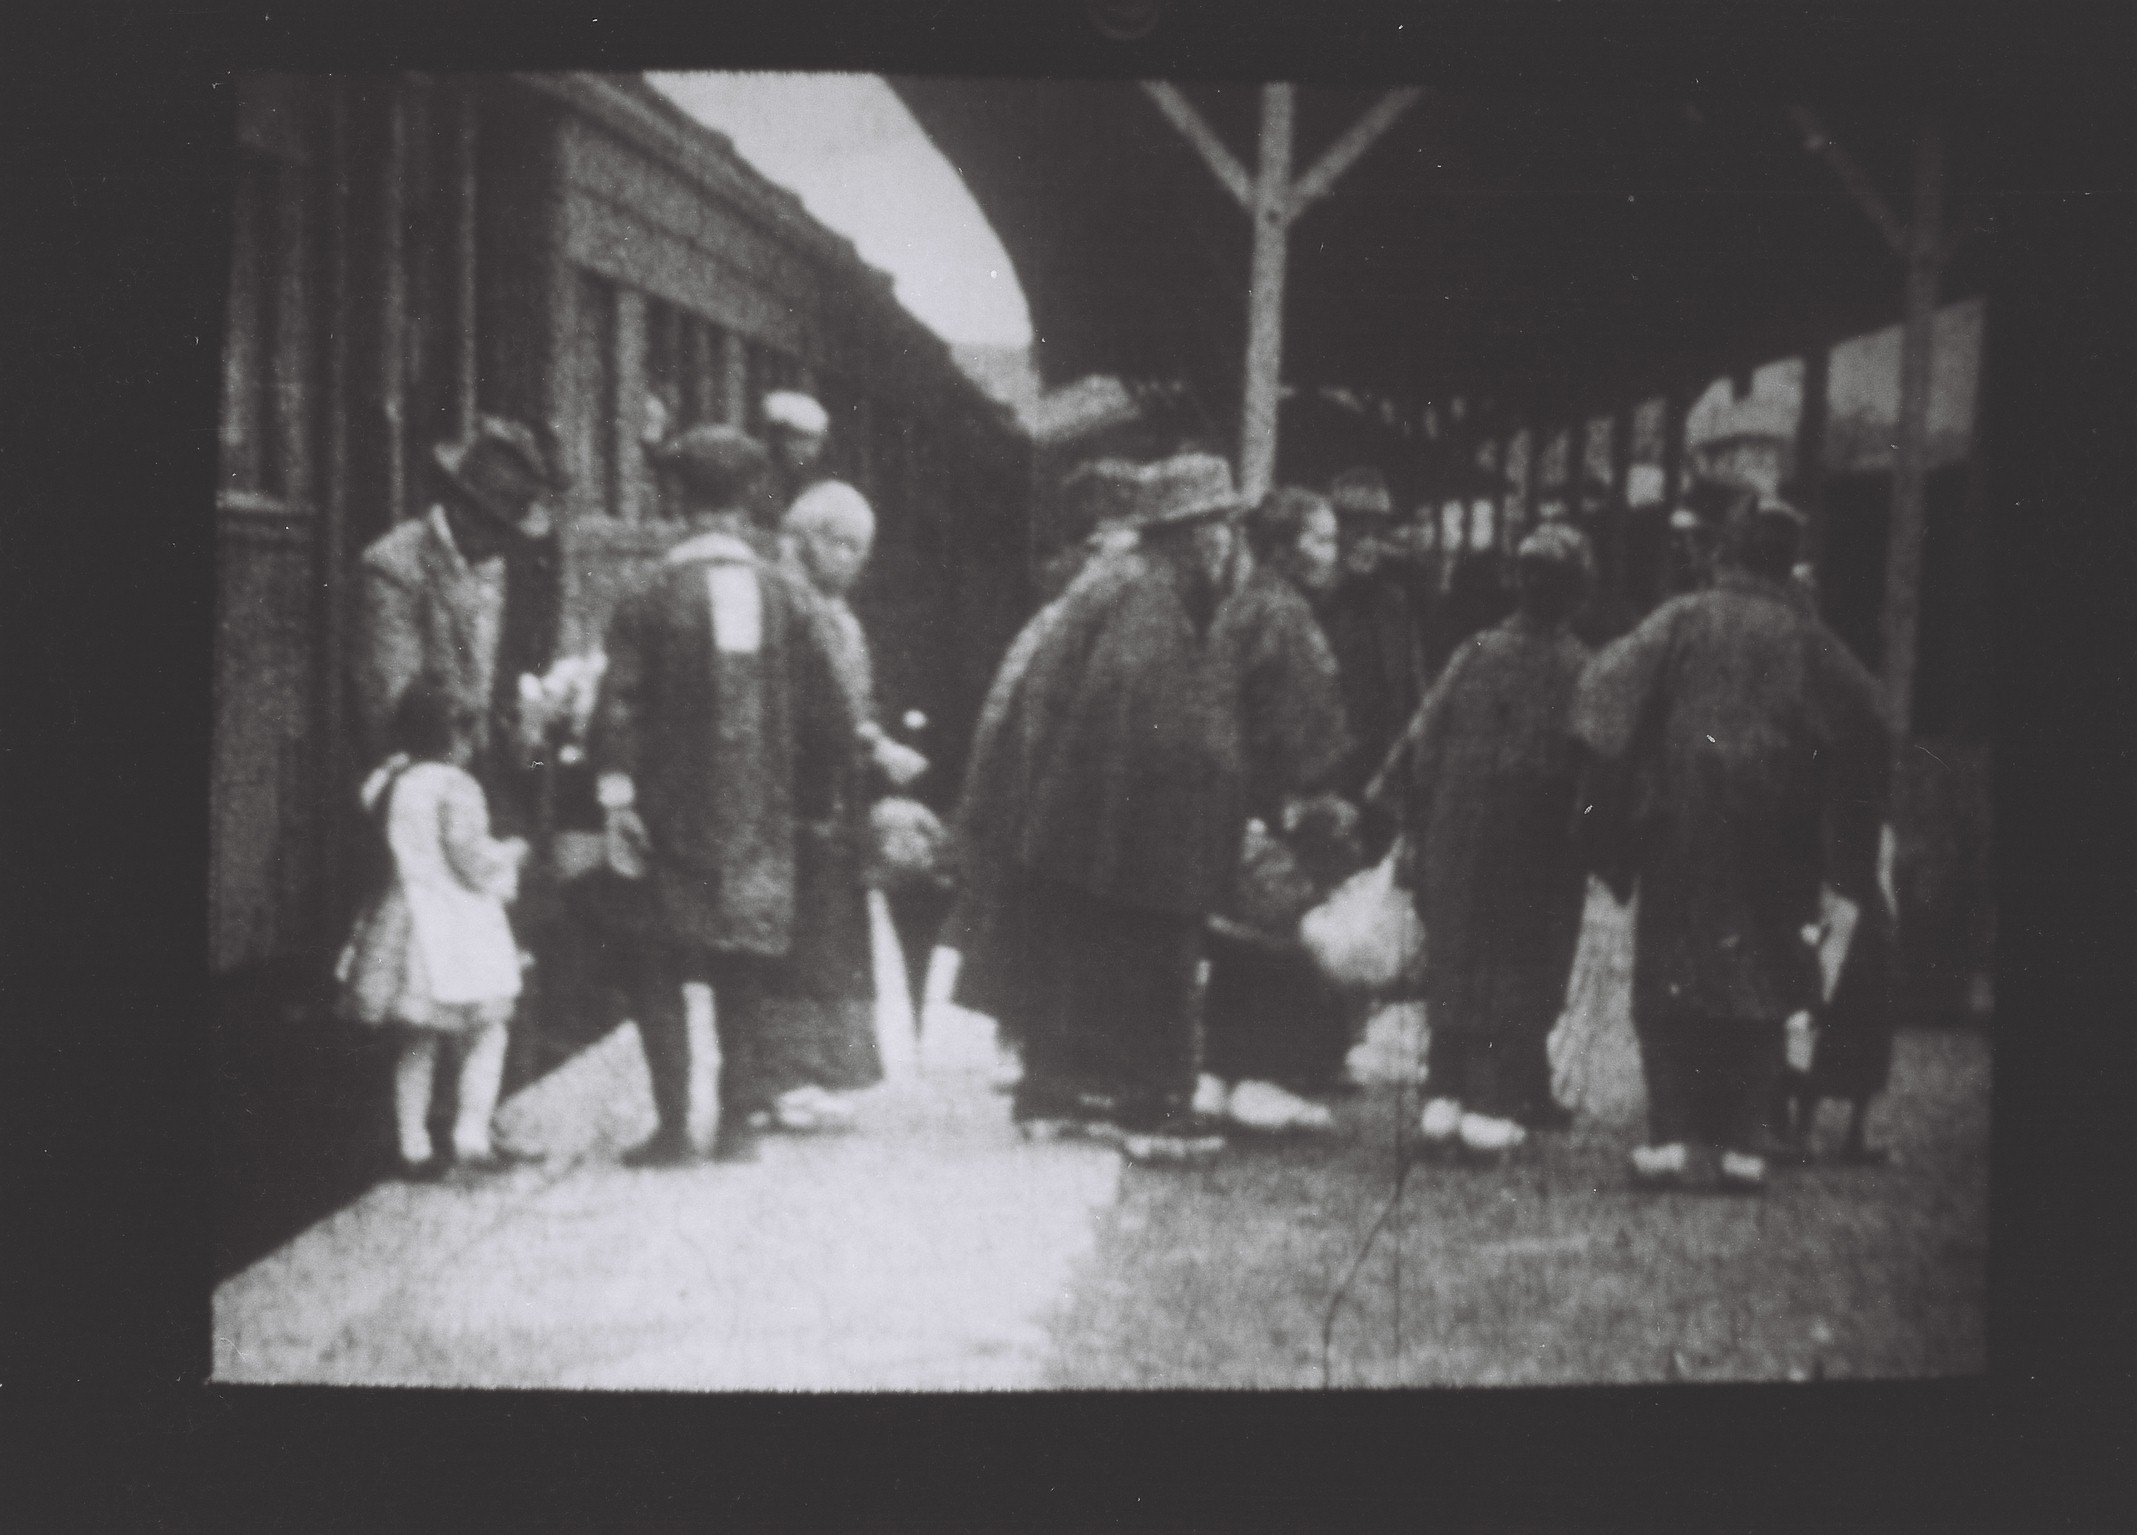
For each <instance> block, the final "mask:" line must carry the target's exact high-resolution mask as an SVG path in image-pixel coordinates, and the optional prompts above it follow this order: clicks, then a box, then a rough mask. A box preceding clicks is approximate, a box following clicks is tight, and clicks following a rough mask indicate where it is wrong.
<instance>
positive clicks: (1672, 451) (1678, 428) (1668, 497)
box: [1662, 384, 1692, 514]
mask: <svg viewBox="0 0 2137 1535" xmlns="http://www.w3.org/2000/svg"><path fill="white" fill-rule="evenodd" d="M1691 408H1692V406H1691V402H1690V400H1689V399H1688V398H1687V397H1686V392H1685V386H1684V385H1682V384H1672V385H1671V386H1670V388H1669V391H1668V392H1667V393H1666V394H1664V395H1663V397H1662V508H1663V511H1664V512H1665V513H1666V514H1667V513H1674V512H1675V511H1676V510H1677V504H1678V502H1680V501H1682V500H1683V499H1684V482H1685V473H1684V468H1685V465H1684V460H1685V445H1684V424H1685V416H1686V414H1687V413H1688V412H1689V411H1690V410H1691Z"/></svg>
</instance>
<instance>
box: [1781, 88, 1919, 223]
mask: <svg viewBox="0 0 2137 1535" xmlns="http://www.w3.org/2000/svg"><path fill="white" fill-rule="evenodd" d="M1788 115H1789V117H1790V118H1791V119H1792V120H1793V121H1794V122H1795V125H1796V128H1797V130H1798V131H1799V132H1801V133H1802V135H1803V147H1804V148H1805V149H1807V150H1809V151H1810V152H1811V153H1812V154H1814V155H1817V156H1818V157H1819V158H1821V159H1822V160H1824V161H1825V163H1826V164H1827V165H1828V166H1829V167H1831V169H1832V172H1833V174H1834V175H1835V176H1836V177H1838V178H1839V181H1840V184H1841V185H1842V186H1844V187H1846V188H1847V189H1848V195H1849V196H1850V197H1853V198H1854V199H1855V202H1856V205H1857V206H1858V207H1860V208H1861V209H1862V211H1863V213H1864V214H1865V216H1867V217H1868V218H1869V220H1870V222H1871V223H1873V224H1875V225H1876V226H1877V232H1878V233H1879V234H1881V235H1883V236H1884V237H1885V243H1886V244H1887V245H1889V246H1891V247H1892V253H1893V254H1894V255H1895V256H1903V257H1904V256H1906V255H1907V254H1908V252H1909V250H1910V249H1911V239H1910V233H1909V231H1908V229H1907V226H1906V225H1904V224H1902V223H1901V222H1900V221H1899V216H1898V215H1897V214H1895V213H1894V212H1893V211H1892V209H1891V207H1890V205H1889V204H1887V203H1886V201H1885V199H1884V196H1883V194H1881V193H1880V192H1879V191H1878V190H1877V183H1876V182H1874V181H1872V180H1871V179H1870V175H1869V172H1867V171H1865V170H1864V169H1863V168H1862V166H1861V165H1859V164H1857V163H1856V160H1855V157H1854V156H1853V155H1851V154H1849V153H1848V152H1847V150H1845V149H1844V148H1842V147H1841V146H1840V145H1839V144H1837V143H1835V142H1834V140H1833V138H1832V136H1831V135H1830V134H1828V133H1827V132H1826V131H1825V127H1824V125H1823V124H1821V123H1820V122H1819V121H1818V118H1817V116H1816V114H1814V113H1813V112H1812V111H1811V110H1810V108H1808V107H1800V106H1799V107H1790V108H1789V109H1788Z"/></svg>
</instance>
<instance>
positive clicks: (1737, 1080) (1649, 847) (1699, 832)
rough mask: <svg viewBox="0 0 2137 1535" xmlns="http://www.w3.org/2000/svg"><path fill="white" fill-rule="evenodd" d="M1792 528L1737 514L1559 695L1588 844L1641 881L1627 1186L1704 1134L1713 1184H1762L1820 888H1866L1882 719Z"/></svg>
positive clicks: (1754, 513) (1674, 1163) (1616, 880)
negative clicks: (1634, 1128)
mask: <svg viewBox="0 0 2137 1535" xmlns="http://www.w3.org/2000/svg"><path fill="white" fill-rule="evenodd" d="M1801 524H1802V519H1801V516H1800V514H1798V513H1796V512H1795V511H1794V510H1793V509H1792V508H1789V507H1787V506H1785V505H1784V504H1782V503H1779V502H1765V503H1761V504H1759V505H1757V506H1755V507H1746V508H1741V509H1739V510H1738V511H1737V512H1736V513H1735V514H1734V515H1733V516H1732V519H1731V522H1730V525H1729V526H1728V527H1727V528H1726V529H1725V530H1724V533H1723V542H1722V548H1721V551H1720V568H1719V572H1718V574H1717V576H1716V579H1715V583H1714V585H1713V586H1712V588H1710V589H1709V590H1706V591H1702V592H1697V593H1693V594H1691V595H1688V596H1683V597H1678V598H1675V599H1673V600H1671V601H1670V602H1667V603H1665V604H1663V605H1662V606H1661V607H1660V608H1658V609H1656V610H1655V612H1654V613H1652V614H1651V615H1649V617H1648V618H1647V620H1646V621H1645V622H1644V623H1642V624H1641V625H1640V626H1639V628H1637V629H1635V630H1634V631H1633V632H1632V633H1631V634H1629V635H1627V636H1626V637H1625V638H1624V639H1622V640H1619V641H1617V642H1616V643H1615V644H1613V645H1611V646H1610V647H1609V648H1607V649H1606V650H1604V651H1603V652H1602V653H1601V654H1600V655H1599V656H1597V658H1596V659H1595V661H1594V662H1593V663H1592V664H1591V665H1590V667H1589V669H1588V671H1587V673H1586V674H1585V675H1584V676H1583V677H1582V679H1581V685H1580V689H1579V692H1578V695H1577V697H1576V701H1575V705H1574V727H1575V731H1576V733H1577V735H1578V736H1579V738H1580V740H1581V741H1582V743H1583V744H1584V745H1585V746H1586V747H1587V748H1588V749H1589V751H1590V752H1592V753H1593V755H1594V759H1595V761H1594V769H1595V773H1596V777H1595V780H1594V784H1595V787H1593V788H1592V789H1591V791H1590V793H1589V799H1588V807H1589V814H1590V817H1591V818H1592V819H1593V820H1594V821H1595V822H1596V823H1597V827H1598V831H1599V833H1601V835H1599V836H1598V838H1597V841H1596V844H1595V852H1594V854H1593V856H1594V857H1595V858H1596V860H1597V863H1598V865H1599V867H1600V869H1601V871H1602V872H1603V873H1604V875H1605V877H1606V878H1608V879H1609V880H1610V881H1611V882H1612V884H1613V886H1614V887H1615V888H1616V889H1617V890H1618V892H1619V894H1620V896H1621V897H1623V896H1625V895H1627V894H1629V893H1630V890H1631V888H1632V885H1633V883H1634V882H1635V881H1637V886H1638V894H1639V913H1638V919H1637V926H1636V930H1635V935H1634V956H1633V1023H1634V1027H1635V1029H1636V1030H1637V1032H1638V1034H1639V1037H1640V1053H1641V1061H1642V1065H1643V1068H1644V1070H1645V1073H1646V1077H1647V1089H1648V1118H1649V1126H1650V1137H1649V1142H1650V1143H1649V1144H1648V1145H1646V1146H1642V1147H1640V1148H1638V1149H1637V1150H1635V1152H1634V1153H1633V1170H1634V1175H1635V1178H1636V1179H1637V1180H1638V1181H1639V1182H1641V1183H1642V1184H1643V1185H1650V1186H1652V1185H1669V1184H1675V1183H1679V1182H1681V1181H1683V1180H1684V1178H1685V1177H1686V1175H1687V1172H1688V1169H1689V1158H1690V1148H1691V1146H1692V1145H1693V1144H1700V1145H1704V1146H1707V1147H1712V1148H1717V1149H1719V1150H1720V1152H1721V1157H1720V1174H1721V1182H1722V1186H1723V1187H1724V1188H1727V1189H1732V1190H1742V1191H1746V1192H1750V1191H1756V1190H1758V1189H1760V1188H1762V1187H1763V1186H1764V1181H1765V1171H1766V1169H1765V1161H1764V1158H1763V1155H1762V1154H1761V1148H1762V1147H1763V1146H1764V1144H1765V1143H1766V1138H1767V1135H1768V1133H1769V1127H1768V1124H1767V1117H1768V1114H1769V1113H1770V1110H1771V1106H1772V1104H1773V1103H1774V1101H1775V1098H1776V1092H1777V1088H1778V1085H1779V1078H1780V1073H1781V1067H1782V1035H1783V1023H1784V1020H1786V1019H1787V1018H1788V1017H1789V1016H1790V1015H1791V1014H1793V1013H1795V1012H1797V1011H1798V1010H1799V1009H1804V1008H1808V1007H1811V1006H1813V1005H1814V1003H1815V1001H1816V998H1817V994H1818V986H1819V978H1818V970H1817V958H1816V954H1815V951H1814V950H1813V949H1812V948H1811V947H1810V946H1809V945H1808V944H1806V943H1805V941H1804V937H1803V933H1804V930H1805V928H1806V927H1810V926H1813V925H1814V924H1815V923H1816V922H1817V920H1818V916H1819V888H1820V885H1821V884H1830V885H1832V886H1833V887H1834V888H1835V889H1836V890H1838V891H1839V892H1840V893H1841V894H1843V895H1845V896H1847V897H1848V898H1849V899H1851V900H1855V901H1857V902H1858V904H1860V903H1863V902H1866V901H1868V900H1874V899H1876V896H1875V893H1874V884H1875V866H1876V854H1875V845H1874V838H1875V827H1876V825H1877V822H1878V816H1879V815H1880V814H1881V813H1882V805H1883V800H1884V793H1885V774H1886V772H1887V770H1888V764H1887V750H1888V748H1887V741H1888V736H1887V726H1886V724H1885V721H1884V719H1883V716H1882V713H1881V711H1880V707H1879V702H1878V694H1877V685H1876V683H1875V682H1874V681H1873V680H1872V679H1871V677H1870V675H1869V673H1868V672H1866V671H1865V670H1864V669H1863V667H1862V666H1861V664H1860V663H1859V662H1857V661H1856V660H1855V658H1854V657H1853V656H1851V655H1849V654H1848V652H1847V649H1846V647H1845V646H1844V645H1842V644H1841V642H1840V641H1839V640H1838V639H1837V638H1836V637H1835V636H1834V635H1833V634H1832V633H1831V631H1829V630H1828V629H1826V628H1825V627H1824V626H1823V625H1822V624H1820V623H1819V622H1818V621H1817V619H1816V618H1814V617H1813V616H1811V615H1810V614H1809V613H1808V612H1806V611H1805V610H1804V608H1803V606H1802V605H1801V604H1800V602H1798V601H1797V600H1795V599H1794V598H1793V597H1792V596H1791V595H1790V593H1789V591H1788V589H1787V584H1786V583H1787V582H1788V579H1789V571H1790V568H1791V566H1792V565H1793V564H1794V561H1795V553H1796V545H1797V543H1798V541H1799V537H1800V529H1801ZM1836 810H1845V811H1846V812H1847V813H1846V814H1840V815H1836V813H1835V812H1836ZM1836 824H1837V825H1845V826H1850V827H1853V828H1856V829H1857V831H1856V832H1855V833H1854V834H1851V835H1848V836H1845V837H1841V838H1838V839H1835V838H1831V837H1829V836H1828V835H1827V833H1828V831H1829V829H1830V828H1832V827H1834V826H1835V825H1836ZM1865 829H1867V830H1865ZM1866 843H1867V845H1865V844H1866Z"/></svg>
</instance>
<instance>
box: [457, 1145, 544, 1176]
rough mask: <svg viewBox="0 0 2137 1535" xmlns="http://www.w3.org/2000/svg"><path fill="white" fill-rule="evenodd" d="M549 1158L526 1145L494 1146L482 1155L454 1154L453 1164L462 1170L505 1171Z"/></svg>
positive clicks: (481, 1171) (531, 1165) (528, 1165)
mask: <svg viewBox="0 0 2137 1535" xmlns="http://www.w3.org/2000/svg"><path fill="white" fill-rule="evenodd" d="M547 1160H548V1158H547V1157H546V1156H544V1155H543V1154H542V1153H541V1152H539V1151H530V1150H528V1149H527V1148H526V1147H524V1146H492V1147H491V1148H490V1149H489V1150H488V1151H487V1152H485V1153H483V1154H482V1155H481V1156H461V1155H460V1154H459V1153H458V1152H455V1153H454V1154H453V1165H454V1166H455V1167H456V1168H458V1169H459V1170H460V1171H462V1172H469V1173H503V1172H510V1171H511V1170H512V1169H513V1168H515V1167H535V1166H539V1165H540V1164H541V1163H543V1162H545V1161H547Z"/></svg>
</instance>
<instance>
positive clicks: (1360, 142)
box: [1285, 86, 1425, 222]
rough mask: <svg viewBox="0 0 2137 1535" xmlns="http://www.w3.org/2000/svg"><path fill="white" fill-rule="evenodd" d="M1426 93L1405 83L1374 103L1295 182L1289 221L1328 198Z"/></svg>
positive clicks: (1287, 209) (1287, 217)
mask: <svg viewBox="0 0 2137 1535" xmlns="http://www.w3.org/2000/svg"><path fill="white" fill-rule="evenodd" d="M1424 94H1425V93H1424V90H1423V89H1422V88H1421V87H1418V86H1406V87H1404V88H1403V89H1402V90H1398V91H1389V92H1388V93H1387V94H1386V95H1385V96H1383V97H1381V98H1380V100H1379V101H1377V102H1375V103H1374V104H1373V107H1372V109H1371V110H1370V111H1368V112H1367V113H1366V114H1365V115H1364V116H1363V117H1361V118H1359V119H1358V121H1357V122H1355V123H1353V124H1352V125H1351V128H1350V131H1349V132H1348V133H1346V134H1344V135H1343V137H1341V138H1340V139H1337V140H1336V141H1335V143H1333V144H1331V145H1330V146H1329V148H1328V152H1327V153H1326V154H1324V155H1322V156H1321V158H1320V159H1319V160H1318V161H1317V162H1315V164H1314V167H1313V169H1312V170H1310V171H1308V172H1307V173H1306V174H1305V175H1303V176H1301V177H1299V179H1298V181H1297V183H1296V184H1295V185H1293V187H1292V188H1291V196H1290V198H1289V200H1288V205H1287V207H1286V209H1285V219H1286V221H1287V222H1288V221H1289V220H1291V219H1295V218H1297V217H1298V216H1299V215H1300V214H1301V213H1303V212H1305V211H1306V208H1307V206H1308V205H1309V204H1311V203H1313V202H1315V201H1317V200H1319V199H1320V198H1322V197H1325V196H1326V195H1327V194H1328V190H1329V188H1331V187H1333V186H1334V185H1335V184H1336V181H1337V179H1338V178H1339V177H1341V176H1342V174H1343V173H1344V172H1345V171H1347V170H1349V169H1350V168H1351V167H1352V166H1353V165H1355V164H1357V163H1358V158H1359V157H1360V156H1361V155H1363V154H1364V153H1365V152H1366V151H1367V150H1368V149H1371V148H1372V147H1373V145H1374V144H1375V143H1377V142H1378V141H1379V139H1380V137H1381V135H1382V134H1384V133H1386V132H1387V131H1388V129H1390V128H1392V127H1394V126H1395V123H1396V120H1397V119H1398V118H1400V117H1401V116H1402V114H1403V113H1405V112H1407V111H1409V110H1410V108H1411V107H1413V106H1415V105H1416V104H1417V102H1418V99H1419V98H1420V97H1422V96H1423V95H1424Z"/></svg>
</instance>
